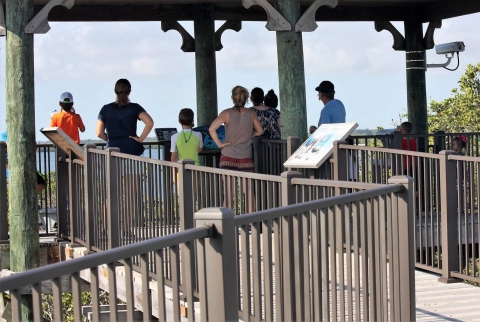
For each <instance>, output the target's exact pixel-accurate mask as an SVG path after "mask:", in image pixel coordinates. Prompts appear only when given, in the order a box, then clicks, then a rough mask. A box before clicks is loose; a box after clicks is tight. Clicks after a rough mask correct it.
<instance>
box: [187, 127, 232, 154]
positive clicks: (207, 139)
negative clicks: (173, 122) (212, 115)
mask: <svg viewBox="0 0 480 322" xmlns="http://www.w3.org/2000/svg"><path fill="white" fill-rule="evenodd" d="M209 128H210V126H209V125H203V126H197V127H194V128H193V129H192V130H193V131H196V132H200V133H202V138H203V148H204V149H207V150H218V146H217V145H216V144H215V142H214V141H213V139H212V136H211V135H210V133H209V132H208V129H209ZM217 135H218V138H219V139H220V141H223V140H225V126H223V125H221V126H220V127H219V128H218V129H217Z"/></svg>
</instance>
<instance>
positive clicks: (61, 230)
mask: <svg viewBox="0 0 480 322" xmlns="http://www.w3.org/2000/svg"><path fill="white" fill-rule="evenodd" d="M55 157H56V158H55V171H56V172H57V173H56V178H57V188H56V194H57V209H56V210H57V238H61V236H62V235H63V236H66V235H68V220H67V219H68V212H69V208H68V165H67V163H66V158H67V155H66V154H65V152H63V151H62V150H61V149H60V148H59V147H56V149H55ZM45 215H46V216H47V217H48V208H47V212H46V214H45ZM45 222H46V223H47V224H46V226H47V227H45V228H46V229H47V230H48V218H46V220H45Z"/></svg>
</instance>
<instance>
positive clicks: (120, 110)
mask: <svg viewBox="0 0 480 322" xmlns="http://www.w3.org/2000/svg"><path fill="white" fill-rule="evenodd" d="M131 89H132V87H131V85H130V82H129V81H128V80H126V79H119V80H118V81H117V83H116V84H115V94H116V95H117V99H116V100H115V102H113V103H110V104H107V105H104V106H103V107H102V109H101V110H100V113H99V114H98V121H97V136H98V137H99V138H100V139H102V140H105V141H107V148H108V147H116V148H119V149H120V152H122V153H127V154H133V155H142V153H143V151H144V150H145V148H144V147H143V144H142V142H143V141H144V140H145V139H146V138H147V136H148V134H149V133H150V131H151V130H152V128H153V120H152V118H151V116H150V115H149V114H148V113H147V112H146V111H145V109H144V108H143V107H141V106H140V105H139V104H137V103H132V102H130V99H129V95H130V92H131ZM137 120H140V121H142V122H143V123H145V128H144V129H143V132H142V134H141V135H140V136H138V135H137Z"/></svg>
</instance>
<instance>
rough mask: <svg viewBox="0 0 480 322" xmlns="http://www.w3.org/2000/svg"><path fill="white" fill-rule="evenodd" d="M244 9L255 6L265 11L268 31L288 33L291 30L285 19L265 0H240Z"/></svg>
mask: <svg viewBox="0 0 480 322" xmlns="http://www.w3.org/2000/svg"><path fill="white" fill-rule="evenodd" d="M242 4H243V6H244V7H245V8H247V9H248V8H250V7H251V6H253V5H257V6H260V7H262V8H263V9H265V11H266V12H267V20H268V21H267V25H266V26H265V27H266V28H267V29H268V30H270V31H288V30H292V25H291V24H290V23H289V22H288V21H287V19H285V18H284V17H283V16H282V15H281V14H280V13H279V12H278V11H277V10H276V9H275V8H274V7H272V5H271V4H270V3H268V2H267V0H242Z"/></svg>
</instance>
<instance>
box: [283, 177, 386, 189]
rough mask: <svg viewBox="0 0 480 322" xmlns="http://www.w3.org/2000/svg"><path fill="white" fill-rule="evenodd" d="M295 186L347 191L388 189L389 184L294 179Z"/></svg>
mask: <svg viewBox="0 0 480 322" xmlns="http://www.w3.org/2000/svg"><path fill="white" fill-rule="evenodd" d="M292 184H293V185H309V186H316V187H328V188H345V189H375V188H378V187H388V186H389V185H387V184H380V183H365V182H354V181H335V180H326V179H315V180H312V179H306V178H292Z"/></svg>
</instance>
